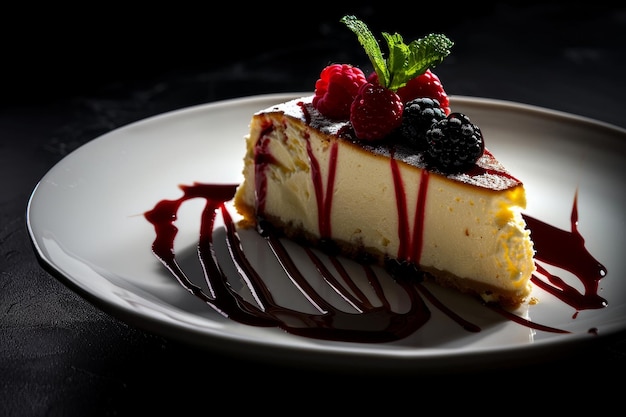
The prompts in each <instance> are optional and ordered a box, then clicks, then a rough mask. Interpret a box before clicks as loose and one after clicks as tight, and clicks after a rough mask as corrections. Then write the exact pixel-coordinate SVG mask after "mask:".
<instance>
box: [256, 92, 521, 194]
mask: <svg viewBox="0 0 626 417" xmlns="http://www.w3.org/2000/svg"><path fill="white" fill-rule="evenodd" d="M312 100H313V96H312V95H311V96H305V97H300V98H296V99H293V100H290V101H286V102H283V103H279V104H276V105H273V106H271V107H269V108H267V109H265V110H262V111H260V112H258V113H257V115H260V114H271V113H280V114H282V115H284V116H285V117H290V118H292V119H295V120H299V121H300V122H302V123H304V124H306V125H307V126H308V127H310V128H313V129H316V130H317V131H319V132H320V133H322V134H324V135H326V136H328V137H329V140H333V139H336V140H342V141H345V142H348V143H351V144H352V145H354V146H358V147H360V148H362V149H363V150H365V151H368V152H370V153H372V154H377V155H382V156H385V157H388V158H392V157H393V158H395V159H396V160H398V161H402V162H404V163H406V164H408V165H410V166H413V167H415V168H418V169H428V170H430V171H431V172H433V173H435V174H437V175H440V176H443V177H446V178H448V179H451V180H454V181H458V182H461V183H464V184H468V185H471V186H476V187H480V188H484V189H490V190H493V191H503V190H507V189H511V188H514V187H517V186H520V185H522V182H521V181H520V180H519V179H517V178H515V177H514V176H512V175H511V174H510V173H509V172H508V171H507V170H506V169H505V168H504V166H503V165H502V164H501V163H500V161H498V160H497V159H496V158H495V157H494V156H493V154H492V153H491V152H490V151H489V150H487V149H485V151H484V153H483V155H482V156H481V157H480V158H479V159H478V161H476V163H475V164H474V166H473V167H472V168H470V169H469V170H468V171H466V172H462V173H455V174H447V173H442V172H439V171H437V170H436V169H433V168H430V167H428V166H427V165H426V163H425V161H424V157H423V154H422V153H420V152H416V151H415V149H413V148H411V147H410V146H407V145H405V144H403V143H401V142H398V141H394V140H382V141H376V142H364V141H360V140H358V139H356V137H355V135H354V132H353V131H352V129H351V126H350V122H349V121H348V120H331V119H329V118H327V117H325V116H323V115H322V114H321V113H320V112H319V111H318V110H317V109H316V108H315V107H314V106H313V104H312Z"/></svg>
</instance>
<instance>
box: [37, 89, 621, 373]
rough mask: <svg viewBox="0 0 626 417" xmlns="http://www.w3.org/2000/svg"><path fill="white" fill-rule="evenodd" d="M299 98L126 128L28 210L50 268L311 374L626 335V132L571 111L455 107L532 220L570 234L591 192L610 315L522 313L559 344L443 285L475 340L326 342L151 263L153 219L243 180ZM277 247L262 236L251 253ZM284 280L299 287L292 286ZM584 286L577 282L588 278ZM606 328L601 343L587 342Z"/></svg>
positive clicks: (198, 336)
mask: <svg viewBox="0 0 626 417" xmlns="http://www.w3.org/2000/svg"><path fill="white" fill-rule="evenodd" d="M299 95H304V94H275V95H263V96H256V97H249V98H241V99H234V100H227V101H222V102H216V103H211V104H207V105H201V106H195V107H191V108H186V109H182V110H179V111H174V112H170V113H167V114H163V115H159V116H156V117H152V118H149V119H146V120H143V121H140V122H137V123H133V124H131V125H128V126H125V127H123V128H120V129H117V130H114V131H112V132H110V133H107V134H105V135H103V136H101V137H99V138H97V139H95V140H93V141H90V142H89V143H87V144H86V145H84V146H82V147H81V148H79V149H77V150H76V151H74V152H73V153H72V154H70V155H68V156H67V157H66V158H64V159H63V160H62V161H60V162H59V163H58V164H57V165H56V166H55V167H53V168H52V169H51V170H50V171H49V172H48V173H47V174H46V175H45V176H44V177H43V178H42V179H41V181H40V182H39V183H38V185H37V187H36V188H35V190H34V192H33V194H32V196H31V198H30V201H29V205H28V212H27V220H28V229H29V232H30V236H31V239H32V241H33V243H34V247H35V250H36V253H37V255H38V257H39V259H40V261H41V263H42V265H43V266H44V267H45V268H46V269H47V270H49V271H50V272H52V273H53V274H54V275H56V276H57V277H58V278H59V279H61V280H62V281H63V282H64V283H66V284H67V285H68V286H70V287H71V288H73V289H74V290H75V291H77V292H78V293H80V294H81V295H82V296H84V297H85V298H86V299H88V300H90V301H91V302H93V303H94V304H95V305H97V306H98V307H99V308H101V309H102V310H104V311H106V312H109V313H111V314H113V315H115V316H117V317H120V318H121V319H123V320H125V321H127V322H129V323H131V324H133V325H136V326H138V327H141V328H144V329H146V330H149V331H152V332H155V333H158V334H162V335H165V336H168V337H172V338H175V339H179V340H182V341H185V342H188V343H192V344H194V345H197V346H201V347H206V348H210V349H220V350H224V351H228V352H230V353H235V354H242V355H251V356H253V357H256V358H259V359H264V360H277V361H278V360H280V361H290V360H293V361H302V362H301V363H306V364H308V365H312V364H313V365H317V364H320V365H331V364H332V365H334V366H341V365H349V366H355V367H360V368H362V369H398V370H416V369H420V370H426V369H431V370H437V369H443V368H446V369H451V367H455V366H456V367H465V368H467V367H471V366H489V365H493V366H496V365H498V364H502V363H506V362H509V363H510V361H511V360H516V361H517V360H522V361H523V360H533V359H537V358H541V357H542V356H543V355H545V354H548V353H555V352H557V351H558V349H565V348H567V347H569V346H570V345H571V344H572V343H575V342H576V343H578V342H583V341H589V340H594V339H596V338H598V337H602V336H603V335H608V334H612V333H615V332H617V331H621V330H624V329H625V328H626V280H624V279H623V278H624V277H625V276H626V270H625V268H624V262H623V249H624V248H625V247H626V233H624V232H625V230H624V225H625V224H626V211H625V210H624V207H626V187H624V185H623V183H622V181H623V178H624V176H623V171H624V166H626V157H625V156H624V155H626V132H625V131H624V130H622V129H618V128H615V127H613V126H609V125H606V124H602V123H599V122H595V121H593V120H588V119H584V118H581V117H577V116H572V115H568V114H564V113H560V112H555V111H550V110H546V109H541V108H536V107H531V106H527V105H520V104H515V103H510V102H504V101H497V100H487V99H476V98H467V97H452V105H453V109H454V110H455V111H461V112H464V113H466V114H468V115H469V116H470V117H471V119H472V121H473V122H474V123H477V124H478V125H479V126H480V127H481V129H482V131H483V133H484V135H485V140H486V143H487V146H488V148H489V149H490V150H491V151H492V152H493V153H494V154H495V155H496V156H497V157H498V158H499V159H500V160H501V161H502V162H503V163H504V164H505V165H506V166H508V168H510V170H511V171H512V172H514V173H515V174H516V176H518V177H519V178H522V179H523V180H524V182H525V185H526V188H527V193H528V208H527V211H526V213H527V214H529V215H531V216H532V217H534V218H537V219H539V220H542V221H545V222H547V223H549V224H551V225H553V226H556V227H558V228H561V229H564V230H570V223H569V222H570V213H571V211H572V203H573V200H574V196H575V193H576V191H577V190H578V214H579V222H578V228H579V231H580V233H581V234H582V236H583V237H584V239H585V245H586V247H587V249H588V250H589V252H590V253H591V254H592V255H593V256H595V257H596V259H597V260H598V261H599V262H601V263H602V264H603V265H604V266H606V268H607V270H608V275H607V276H606V277H605V278H604V279H602V280H601V282H600V291H599V293H600V295H601V296H602V297H604V298H606V299H607V301H608V306H607V307H605V308H599V309H589V310H582V311H576V309H575V308H573V307H571V306H569V305H567V304H566V303H563V302H562V301H560V300H558V299H557V298H555V297H553V296H551V295H549V294H547V293H546V292H544V291H543V290H541V289H539V288H537V287H535V289H534V292H533V296H536V297H537V298H538V299H539V300H540V302H539V304H537V305H532V306H523V307H522V309H521V310H520V312H519V314H520V315H524V316H526V317H528V318H530V319H531V320H532V321H534V322H538V323H541V324H544V325H549V326H553V327H556V328H560V329H566V330H567V331H569V332H570V333H569V334H558V333H553V332H545V331H541V330H531V329H530V328H529V327H526V326H524V325H520V324H518V323H516V322H514V321H510V320H507V319H503V318H502V316H500V315H498V314H497V313H495V312H493V311H491V310H490V309H488V308H485V307H483V306H482V305H480V304H479V303H476V302H475V301H474V300H473V299H471V300H470V299H469V298H467V299H466V298H465V297H464V296H459V295H457V294H455V293H450V292H448V291H446V290H440V289H438V288H434V287H430V288H431V290H432V291H434V292H435V293H436V294H437V296H438V297H439V298H440V299H442V300H445V302H446V303H447V304H448V305H455V306H458V308H459V309H460V311H462V312H463V313H462V314H464V315H465V316H464V317H465V318H467V319H470V321H473V322H475V323H478V325H480V327H481V331H480V332H468V331H465V330H463V329H461V328H460V327H459V326H458V325H457V324H456V323H454V322H453V321H452V320H450V319H448V318H447V317H446V316H445V315H443V314H441V313H440V312H439V311H438V310H437V309H435V308H432V309H431V310H432V311H433V316H432V318H431V320H430V321H429V322H428V323H426V325H424V327H422V328H421V329H419V330H418V331H417V332H415V333H414V334H412V335H411V336H409V337H407V338H404V339H401V340H398V341H395V342H388V343H355V342H335V341H325V340H317V339H312V338H306V337H300V336H295V335H292V334H289V333H286V332H284V331H282V330H280V329H277V328H273V327H270V328H265V327H255V326H248V325H243V324H240V323H238V322H235V321H233V320H230V319H227V318H224V317H222V316H220V315H218V314H217V313H215V311H213V310H212V309H211V308H209V307H208V306H206V305H205V304H203V303H202V302H201V301H200V300H199V299H198V298H196V297H194V296H193V295H191V294H190V293H188V292H186V291H185V290H184V289H183V288H182V287H181V286H180V285H179V284H178V283H177V282H176V281H175V280H174V279H172V277H171V276H170V275H169V273H168V271H166V270H165V268H164V267H163V266H162V265H161V264H160V263H159V262H158V261H157V259H156V258H155V256H154V255H153V253H152V252H151V244H152V242H153V240H154V237H155V234H154V229H153V228H152V225H151V224H149V223H148V221H147V220H146V219H145V218H144V217H143V214H144V213H145V212H146V211H148V210H150V209H152V208H153V207H154V205H155V204H156V203H157V202H158V201H161V200H163V199H177V198H179V197H181V194H182V193H181V191H180V189H179V188H178V186H179V185H180V184H193V183H194V182H202V183H239V182H240V181H241V178H242V177H241V169H242V166H241V165H242V158H243V154H244V148H245V144H244V140H243V137H244V135H245V134H246V133H247V129H248V123H249V120H250V117H251V115H252V113H253V112H255V111H257V110H259V109H261V108H265V107H268V106H270V105H272V104H275V103H277V102H281V101H284V100H287V99H289V98H293V97H296V96H299ZM200 209H201V207H199V206H198V205H197V204H194V203H193V201H190V202H189V203H186V204H185V205H184V206H183V208H181V212H180V213H179V217H178V221H177V226H178V227H179V229H180V231H179V235H178V237H177V241H176V252H177V255H178V256H179V262H180V263H181V265H183V268H186V269H187V270H189V271H190V275H191V276H195V275H197V274H198V273H199V272H198V271H199V270H200V268H199V266H197V258H196V252H195V246H196V243H197V236H198V222H199V210H200ZM263 244H264V243H263V241H262V239H258V240H254V239H252V240H251V243H249V245H263ZM253 249H254V248H253ZM256 251H257V250H253V251H252V252H256ZM258 251H261V249H260V248H259V249H258ZM259 253H261V252H259ZM259 258H260V259H261V258H262V256H260V257H259ZM262 259H265V258H262ZM262 259H261V260H257V261H258V263H259V264H262ZM306 267H307V266H303V268H306ZM264 268H269V269H271V268H272V267H271V266H267V265H266V266H264ZM308 268H310V267H308ZM563 276H566V275H563ZM279 285H283V286H284V287H285V291H287V287H288V286H289V285H290V284H289V281H288V280H285V281H284V283H283V284H279ZM571 285H572V286H576V285H577V284H576V280H575V279H574V280H572V283H571ZM581 291H582V290H581ZM455 308H456V307H455ZM592 328H595V329H597V334H591V333H590V332H589V330H590V329H592Z"/></svg>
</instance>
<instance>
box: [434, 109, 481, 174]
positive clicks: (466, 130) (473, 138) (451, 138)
mask: <svg viewBox="0 0 626 417" xmlns="http://www.w3.org/2000/svg"><path fill="white" fill-rule="evenodd" d="M426 138H427V140H428V149H427V157H428V158H429V159H428V162H429V163H432V164H433V165H434V166H435V167H437V168H438V169H439V170H440V171H442V172H444V173H451V174H453V173H458V172H463V171H465V170H467V169H469V168H470V167H471V166H472V165H473V164H475V163H476V161H477V160H478V158H480V156H481V155H482V154H483V152H484V150H485V141H484V139H483V134H482V132H481V130H480V128H479V127H478V126H476V125H475V124H473V123H472V122H471V121H470V119H469V117H467V116H466V115H464V114H463V113H450V114H449V115H448V117H446V118H445V119H443V120H440V121H439V122H437V123H435V124H434V125H433V126H432V127H431V128H430V129H429V130H428V131H427V132H426Z"/></svg>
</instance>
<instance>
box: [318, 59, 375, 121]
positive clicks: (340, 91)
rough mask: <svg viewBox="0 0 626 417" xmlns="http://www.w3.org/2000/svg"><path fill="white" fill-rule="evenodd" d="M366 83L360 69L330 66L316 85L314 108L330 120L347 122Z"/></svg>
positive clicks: (321, 74)
mask: <svg viewBox="0 0 626 417" xmlns="http://www.w3.org/2000/svg"><path fill="white" fill-rule="evenodd" d="M366 82H367V80H366V79H365V74H364V73H363V71H362V70H361V69H360V68H357V67H354V66H352V65H348V64H331V65H328V66H327V67H325V68H324V69H323V70H322V72H321V73H320V78H319V79H318V80H317V82H316V83H315V95H314V96H313V106H315V108H316V109H317V110H319V112H320V113H322V114H323V115H324V116H326V117H328V118H330V119H335V120H347V119H349V118H350V106H351V104H352V101H354V98H355V97H356V94H357V92H358V91H359V87H361V86H362V85H363V84H365V83H366Z"/></svg>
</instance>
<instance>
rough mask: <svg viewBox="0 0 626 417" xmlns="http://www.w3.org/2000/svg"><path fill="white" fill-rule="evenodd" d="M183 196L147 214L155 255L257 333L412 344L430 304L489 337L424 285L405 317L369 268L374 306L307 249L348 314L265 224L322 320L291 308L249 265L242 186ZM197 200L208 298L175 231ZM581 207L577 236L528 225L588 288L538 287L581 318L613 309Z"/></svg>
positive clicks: (542, 250)
mask: <svg viewBox="0 0 626 417" xmlns="http://www.w3.org/2000/svg"><path fill="white" fill-rule="evenodd" d="M180 188H181V190H182V191H183V196H182V197H180V198H179V199H176V200H162V201H160V202H159V203H158V204H156V205H155V207H154V208H153V209H152V210H150V211H147V212H146V213H145V214H144V215H145V218H146V219H147V220H148V221H149V222H150V223H152V225H153V226H154V229H155V232H156V238H155V240H154V242H153V245H152V250H153V252H154V254H155V255H156V257H157V258H158V259H159V260H160V261H161V262H162V263H163V264H164V265H165V267H166V268H167V269H168V270H169V271H170V272H171V274H172V275H173V276H174V278H175V279H176V280H177V281H178V282H179V284H180V285H182V286H183V287H184V288H186V289H187V290H188V291H189V292H190V293H191V294H193V295H195V296H196V297H198V298H200V299H201V300H203V301H204V302H205V303H206V304H207V305H208V306H210V307H211V308H213V309H214V310H215V311H216V312H218V313H219V314H221V315H222V316H224V317H228V318H230V319H232V320H235V321H238V322H241V323H244V324H248V325H252V326H263V327H279V328H281V329H284V330H285V331H287V332H289V333H292V334H295V335H300V336H305V337H311V338H316V339H325V340H336V341H352V342H362V343H380V342H389V341H394V340H399V339H402V338H405V337H407V336H409V335H411V334H413V333H414V332H415V331H417V330H418V329H419V328H420V327H422V326H423V325H424V324H425V323H426V322H428V320H429V319H430V317H431V312H430V310H429V309H428V307H427V305H426V304H425V302H424V301H423V298H425V299H426V300H428V301H429V302H430V303H431V304H432V305H433V306H435V307H436V308H438V309H439V310H441V311H442V312H443V313H444V314H446V315H447V316H448V317H449V318H450V319H452V320H453V321H455V322H456V323H457V324H458V325H459V326H460V327H461V328H463V329H465V330H466V331H469V332H479V331H480V330H481V329H480V328H479V327H478V326H477V325H475V324H473V323H470V322H468V321H467V320H465V319H464V318H463V317H461V316H459V315H458V314H456V313H455V312H454V311H453V310H452V309H450V308H449V307H448V306H446V305H445V304H444V303H442V302H441V301H440V300H438V299H437V298H436V297H435V296H434V295H433V294H432V293H430V292H429V291H428V289H427V288H426V287H425V286H424V285H422V284H421V283H420V282H418V280H415V281H410V280H404V279H403V280H398V281H397V282H395V284H396V285H399V286H400V287H401V288H402V290H403V291H404V292H405V293H406V294H407V296H408V299H409V306H410V307H409V309H408V310H407V311H404V312H396V311H393V309H392V308H391V305H390V301H389V300H388V299H387V298H386V296H385V294H384V292H383V291H382V287H383V286H382V283H383V281H382V278H381V277H379V276H378V275H377V274H376V272H375V271H374V269H373V268H372V267H371V266H370V265H369V264H368V263H366V262H363V263H361V264H360V265H361V267H362V268H363V271H364V273H365V274H366V276H367V279H368V281H369V284H370V285H371V287H372V288H373V289H374V291H375V293H376V295H377V296H378V297H379V299H380V300H381V301H382V304H381V305H379V306H374V305H373V304H372V303H371V302H370V301H368V298H367V297H366V296H365V294H363V292H362V291H361V290H360V289H359V287H358V286H357V285H356V284H355V283H354V281H353V280H352V278H351V276H350V274H349V273H348V272H347V271H346V269H345V268H344V267H343V266H342V263H341V261H340V258H338V257H336V256H333V255H328V256H329V258H330V260H331V262H332V264H333V266H334V267H335V270H336V271H338V274H339V277H337V276H336V275H335V274H334V273H332V272H331V271H330V270H329V269H328V268H327V267H326V266H325V264H324V263H323V262H322V261H321V259H320V258H319V257H318V256H317V255H316V254H315V252H314V251H312V250H311V249H310V248H308V247H304V250H305V251H306V253H307V255H308V256H309V258H310V259H311V262H312V263H313V264H314V265H315V267H316V269H317V271H318V272H319V274H320V277H321V279H323V280H324V281H325V282H326V283H327V284H328V285H329V287H330V288H332V289H333V290H334V291H335V292H336V293H337V294H338V295H339V296H340V297H341V298H343V299H344V300H345V301H346V302H347V303H348V304H350V305H351V306H352V307H353V309H354V311H353V312H345V311H342V310H340V309H338V308H336V307H334V306H333V305H331V304H329V303H328V302H327V301H326V300H325V298H324V297H322V296H320V295H319V294H318V293H317V292H316V291H315V289H314V288H313V287H312V286H311V285H310V284H309V283H308V281H307V280H306V279H305V278H304V276H303V274H302V273H301V272H300V270H299V269H298V266H297V265H296V264H295V263H294V261H293V259H292V257H291V256H290V254H289V252H288V251H287V249H286V248H285V247H284V246H283V244H282V243H281V239H280V238H279V235H277V234H276V233H275V232H274V231H273V230H272V229H271V227H269V226H268V225H266V224H265V223H264V222H260V224H259V228H258V231H259V233H260V235H261V236H262V237H263V238H264V240H265V241H266V242H267V244H268V245H269V247H270V248H271V250H272V252H273V253H274V255H275V257H276V258H277V260H278V261H279V262H280V264H281V265H282V267H283V269H284V271H285V273H286V274H287V276H288V277H289V279H290V280H291V281H292V282H293V284H294V285H295V286H296V287H297V288H298V289H299V291H300V292H301V293H302V294H303V295H304V296H305V297H306V298H307V300H308V301H309V302H310V303H311V305H313V306H315V308H316V309H317V310H318V311H319V313H313V314H311V313H305V312H302V311H298V310H294V309H291V308H286V307H283V306H281V305H279V304H278V303H277V302H276V301H275V300H274V298H273V297H272V294H271V293H270V291H269V288H268V287H267V286H266V284H265V283H264V281H263V278H262V277H261V276H260V275H259V273H258V272H257V271H256V269H255V268H254V267H253V265H252V264H251V263H250V262H249V260H248V258H247V257H246V255H245V253H244V251H243V247H242V244H241V241H240V238H239V234H238V232H237V229H236V225H235V223H234V221H233V219H232V217H231V215H230V213H229V211H228V209H227V208H226V205H225V203H226V202H228V201H229V200H231V199H232V197H233V196H234V193H235V190H236V188H237V185H236V184H229V185H223V184H203V183H195V184H193V185H181V186H180ZM195 198H201V199H204V200H205V201H206V205H205V208H204V210H203V212H202V219H201V229H200V237H199V242H198V258H199V260H200V262H201V264H202V267H203V270H204V278H205V281H206V284H207V286H208V288H209V290H208V293H207V292H205V291H204V290H203V289H202V288H200V287H199V286H197V285H196V284H194V283H193V282H192V281H191V280H189V278H187V276H186V275H185V273H184V271H182V270H181V268H180V267H179V265H178V263H177V261H176V254H175V251H174V239H175V237H176V234H177V232H178V229H177V227H176V226H175V225H174V223H175V221H176V220H177V213H178V210H179V208H180V206H181V204H182V203H183V202H185V201H187V200H191V199H195ZM576 206H577V204H576V199H575V201H574V207H573V210H572V231H571V232H565V231H563V230H560V229H558V228H555V227H553V226H550V225H549V224H546V223H544V222H541V221H539V220H537V219H535V218H533V217H530V216H527V215H525V216H524V217H525V219H526V221H527V223H528V224H529V227H530V229H531V231H532V233H533V241H534V243H535V248H536V251H537V253H536V260H537V261H539V262H542V263H545V264H552V265H555V266H558V267H560V268H563V269H564V270H567V271H571V272H572V273H574V274H575V275H576V276H577V277H578V278H579V279H580V280H581V281H582V282H583V283H584V285H585V289H586V292H585V293H584V294H580V293H579V292H577V291H576V290H574V289H573V288H572V287H570V286H569V285H567V284H566V283H565V282H564V281H563V280H561V279H560V278H558V277H556V276H554V275H551V274H549V273H548V272H547V271H546V270H545V268H543V267H541V266H539V265H538V272H540V273H541V274H542V275H544V276H545V277H547V279H548V280H549V282H550V284H551V285H550V284H548V283H546V282H545V281H543V280H542V279H541V278H539V276H537V275H533V277H532V281H533V283H535V284H536V285H538V286H539V287H541V288H544V289H546V291H548V292H550V293H551V294H554V295H556V296H557V297H558V298H559V299H561V300H562V301H563V302H565V303H567V304H569V305H572V306H574V307H575V308H577V309H579V310H582V309H587V308H601V307H605V306H606V305H607V302H606V300H604V299H603V298H601V297H599V296H598V295H597V289H598V281H599V280H600V278H601V277H604V276H605V275H606V269H605V268H604V267H603V266H602V265H601V264H600V263H598V262H597V261H596V260H595V259H594V258H593V257H592V256H591V255H590V254H589V253H588V252H587V250H586V249H585V247H584V240H583V239H582V237H581V236H580V234H579V233H578V231H577V228H576V223H577V210H576ZM218 213H220V214H221V215H222V217H223V220H224V227H225V229H226V234H225V239H226V245H227V247H228V249H229V253H230V257H231V259H232V261H233V262H234V264H235V265H236V266H237V270H238V271H239V274H240V276H241V279H242V280H243V281H244V282H245V283H246V286H247V287H248V288H249V289H250V292H251V293H252V295H253V297H254V300H255V302H254V303H252V302H249V301H247V300H246V299H244V297H242V296H241V295H240V294H239V293H237V292H236V291H235V290H234V289H233V288H232V287H231V285H230V284H229V283H228V277H227V276H226V275H225V273H224V272H223V270H222V267H221V266H220V264H219V261H218V259H217V256H216V255H215V251H214V242H213V231H214V224H215V219H216V216H217V214H218ZM386 278H388V277H386ZM422 297H423V298H422ZM488 307H489V308H491V309H493V310H495V311H497V312H499V313H500V314H502V315H503V316H504V317H505V318H507V319H509V320H512V321H515V322H517V323H519V324H522V325H525V326H527V327H530V328H533V329H538V330H543V331H547V332H554V333H567V331H564V330H561V329H556V328H553V327H550V326H546V325H542V324H540V323H535V322H532V321H530V320H526V319H524V318H521V317H519V316H517V315H515V314H513V313H511V312H508V311H507V310H504V309H502V308H500V307H497V306H493V305H488Z"/></svg>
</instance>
